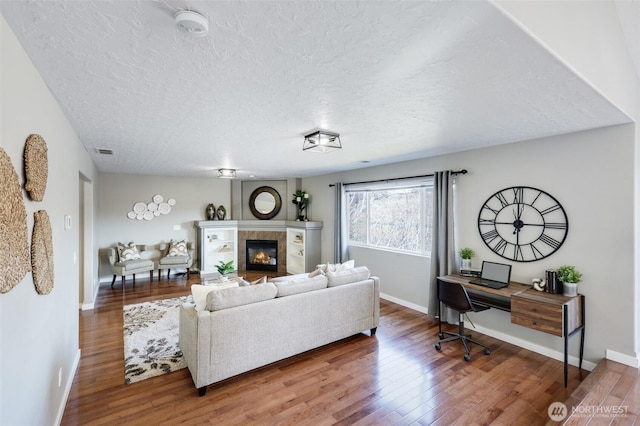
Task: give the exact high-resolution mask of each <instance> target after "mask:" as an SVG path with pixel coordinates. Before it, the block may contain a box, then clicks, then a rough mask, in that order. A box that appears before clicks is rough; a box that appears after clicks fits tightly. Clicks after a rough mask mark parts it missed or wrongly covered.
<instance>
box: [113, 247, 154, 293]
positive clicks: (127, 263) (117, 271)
mask: <svg viewBox="0 0 640 426" xmlns="http://www.w3.org/2000/svg"><path fill="white" fill-rule="evenodd" d="M121 247H126V249H127V250H131V251H136V252H138V253H139V252H141V251H144V249H145V246H142V245H138V246H136V245H134V244H133V243H130V244H129V245H127V246H121ZM134 248H135V250H134ZM121 253H122V252H119V251H118V248H117V247H110V248H109V251H108V256H109V263H110V264H111V269H112V270H113V280H112V281H111V287H113V284H114V283H115V282H116V277H117V276H120V277H122V290H124V282H125V279H126V276H127V275H133V284H134V285H135V283H136V274H137V273H141V272H149V279H150V281H153V269H154V266H155V265H154V264H153V260H149V259H142V258H140V257H139V255H138V257H137V258H136V257H135V256H133V258H129V257H123V256H122V254H121Z"/></svg>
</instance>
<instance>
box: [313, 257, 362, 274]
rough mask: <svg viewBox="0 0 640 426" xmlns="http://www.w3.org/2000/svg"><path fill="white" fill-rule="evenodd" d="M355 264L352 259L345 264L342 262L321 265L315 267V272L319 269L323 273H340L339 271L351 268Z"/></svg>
mask: <svg viewBox="0 0 640 426" xmlns="http://www.w3.org/2000/svg"><path fill="white" fill-rule="evenodd" d="M355 264H356V261H355V260H353V259H351V260H347V261H346V262H343V263H323V264H320V265H317V266H316V270H317V269H319V270H321V271H322V272H324V273H327V272H329V271H331V272H340V271H344V270H345V269H351V268H353V267H354V266H355Z"/></svg>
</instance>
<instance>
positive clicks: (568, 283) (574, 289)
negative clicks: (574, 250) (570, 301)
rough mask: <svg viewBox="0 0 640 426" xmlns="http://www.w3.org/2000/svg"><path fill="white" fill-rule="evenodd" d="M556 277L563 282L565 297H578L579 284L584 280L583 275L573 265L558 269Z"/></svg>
mask: <svg viewBox="0 0 640 426" xmlns="http://www.w3.org/2000/svg"><path fill="white" fill-rule="evenodd" d="M556 277H557V278H558V280H559V281H562V294H563V295H564V296H569V297H573V296H577V295H578V283H579V282H580V281H581V280H582V273H580V272H578V271H577V270H576V267H575V266H573V265H563V266H561V267H559V268H558V269H556Z"/></svg>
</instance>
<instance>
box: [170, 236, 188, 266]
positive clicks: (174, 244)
mask: <svg viewBox="0 0 640 426" xmlns="http://www.w3.org/2000/svg"><path fill="white" fill-rule="evenodd" d="M167 256H169V257H173V256H186V257H189V252H188V251H187V241H186V240H182V241H173V240H171V242H170V243H169V249H168V250H167ZM183 263H184V262H183Z"/></svg>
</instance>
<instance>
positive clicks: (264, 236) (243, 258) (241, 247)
mask: <svg viewBox="0 0 640 426" xmlns="http://www.w3.org/2000/svg"><path fill="white" fill-rule="evenodd" d="M247 241H272V242H274V243H275V252H277V254H276V256H277V257H276V262H275V263H276V265H275V268H266V267H265V265H258V266H256V265H255V264H254V265H251V262H249V264H247ZM286 259H287V233H286V231H258V230H256V231H238V270H240V271H247V270H248V271H251V270H254V271H256V270H258V271H270V272H277V273H278V275H286V273H287V264H286Z"/></svg>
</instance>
